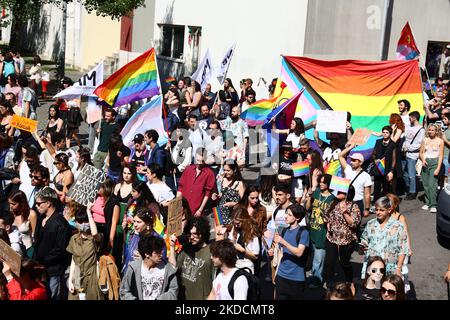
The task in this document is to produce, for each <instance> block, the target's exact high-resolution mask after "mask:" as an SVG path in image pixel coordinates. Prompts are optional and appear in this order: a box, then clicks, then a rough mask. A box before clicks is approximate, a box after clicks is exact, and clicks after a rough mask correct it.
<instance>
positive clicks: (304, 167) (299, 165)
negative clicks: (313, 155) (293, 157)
mask: <svg viewBox="0 0 450 320" xmlns="http://www.w3.org/2000/svg"><path fill="white" fill-rule="evenodd" d="M292 171H294V177H301V176H306V175H307V174H309V172H310V169H309V162H308V161H299V162H296V163H293V164H292Z"/></svg>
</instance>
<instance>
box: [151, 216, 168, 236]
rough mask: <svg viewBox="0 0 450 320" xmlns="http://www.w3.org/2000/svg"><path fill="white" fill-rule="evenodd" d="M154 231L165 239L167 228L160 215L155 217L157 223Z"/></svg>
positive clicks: (154, 225) (154, 224)
mask: <svg viewBox="0 0 450 320" xmlns="http://www.w3.org/2000/svg"><path fill="white" fill-rule="evenodd" d="M153 230H155V232H156V233H157V234H159V235H160V236H161V237H162V238H164V231H165V227H164V224H163V223H162V221H161V220H159V217H158V215H156V216H155V222H154V223H153Z"/></svg>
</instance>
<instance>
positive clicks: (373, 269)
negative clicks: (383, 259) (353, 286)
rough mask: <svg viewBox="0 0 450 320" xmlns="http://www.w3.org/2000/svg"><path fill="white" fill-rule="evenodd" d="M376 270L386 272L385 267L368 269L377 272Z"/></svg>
mask: <svg viewBox="0 0 450 320" xmlns="http://www.w3.org/2000/svg"><path fill="white" fill-rule="evenodd" d="M377 271H378V272H380V273H383V274H384V273H385V272H386V269H385V268H372V269H370V272H372V273H377Z"/></svg>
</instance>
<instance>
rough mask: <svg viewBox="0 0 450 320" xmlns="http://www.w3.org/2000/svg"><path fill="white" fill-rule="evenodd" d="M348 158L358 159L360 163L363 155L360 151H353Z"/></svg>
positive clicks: (362, 160)
mask: <svg viewBox="0 0 450 320" xmlns="http://www.w3.org/2000/svg"><path fill="white" fill-rule="evenodd" d="M350 159H355V160H359V161H361V163H363V162H364V156H363V155H362V154H361V153H353V154H352V155H351V156H350Z"/></svg>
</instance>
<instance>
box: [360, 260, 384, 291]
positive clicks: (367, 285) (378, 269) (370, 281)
mask: <svg viewBox="0 0 450 320" xmlns="http://www.w3.org/2000/svg"><path fill="white" fill-rule="evenodd" d="M385 276H386V266H385V263H384V260H383V258H381V257H380V256H373V257H370V258H369V260H368V261H367V271H366V278H365V279H364V280H363V283H362V285H361V287H360V289H359V290H357V291H356V296H355V300H379V299H380V288H381V284H382V283H383V282H384V279H385Z"/></svg>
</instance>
